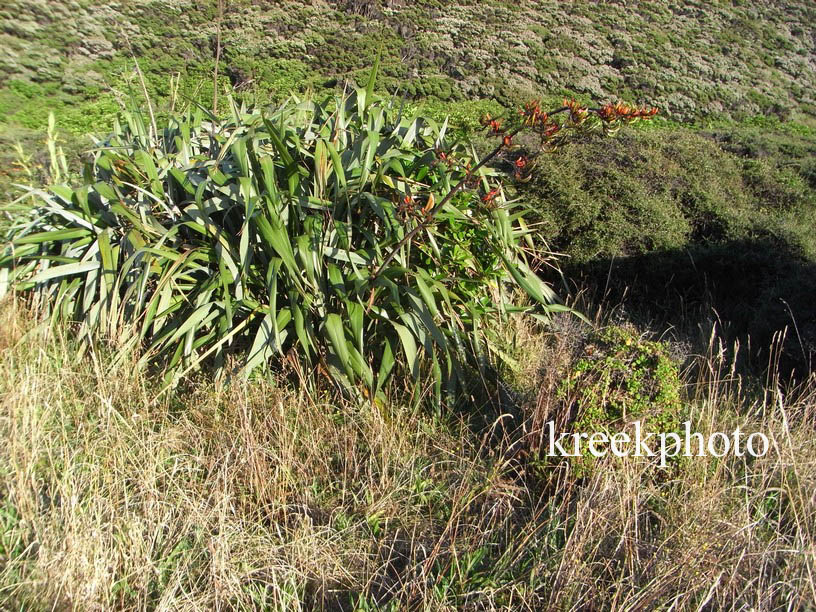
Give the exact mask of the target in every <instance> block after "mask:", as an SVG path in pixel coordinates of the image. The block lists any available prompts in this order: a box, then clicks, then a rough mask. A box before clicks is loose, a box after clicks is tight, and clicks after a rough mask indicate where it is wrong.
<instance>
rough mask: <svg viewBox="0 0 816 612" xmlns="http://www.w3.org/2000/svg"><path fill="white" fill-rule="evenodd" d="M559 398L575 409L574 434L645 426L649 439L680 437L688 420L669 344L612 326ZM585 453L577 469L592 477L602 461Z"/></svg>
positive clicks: (596, 340)
mask: <svg viewBox="0 0 816 612" xmlns="http://www.w3.org/2000/svg"><path fill="white" fill-rule="evenodd" d="M558 394H559V396H560V397H561V399H562V400H563V401H564V402H565V405H568V406H571V407H573V409H574V410H575V414H574V421H573V423H572V425H571V429H572V431H574V432H579V433H580V432H586V433H587V434H592V433H594V432H602V433H606V434H608V435H613V434H615V433H617V432H620V431H626V430H627V429H628V427H627V426H628V424H630V423H632V422H633V421H640V422H641V426H642V428H643V432H644V435H647V434H650V433H653V434H660V433H669V432H675V433H677V432H678V431H679V430H680V424H681V422H682V421H683V414H684V406H683V403H682V401H681V399H680V376H679V372H678V368H677V364H676V363H675V362H674V361H673V360H672V359H671V357H670V356H669V355H668V352H667V350H666V346H665V345H664V344H661V343H659V342H653V341H650V340H645V339H643V338H641V337H639V336H638V335H637V334H636V333H635V332H634V330H632V329H630V328H627V327H620V326H610V327H607V328H605V329H603V330H601V331H600V332H598V333H597V334H595V336H594V337H592V338H591V341H590V343H588V344H587V345H586V347H585V355H584V356H583V357H582V358H581V359H579V360H578V361H577V362H576V363H575V365H574V366H573V367H572V369H571V371H570V373H569V376H568V377H567V378H565V379H564V381H563V383H562V384H561V387H560V389H559V391H558ZM582 449H583V451H584V454H583V455H582V456H580V457H576V458H575V459H573V460H572V461H573V466H574V468H575V470H576V473H577V474H580V475H588V474H590V473H592V471H593V469H594V467H595V465H596V464H597V462H598V459H596V458H595V457H593V456H591V455H590V454H589V451H588V449H587V446H586V445H584V446H583V447H582Z"/></svg>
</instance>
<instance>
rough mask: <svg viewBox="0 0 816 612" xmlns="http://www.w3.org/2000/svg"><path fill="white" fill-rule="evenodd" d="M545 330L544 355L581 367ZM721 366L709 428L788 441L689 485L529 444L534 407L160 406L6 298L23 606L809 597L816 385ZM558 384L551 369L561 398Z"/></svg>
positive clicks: (797, 602)
mask: <svg viewBox="0 0 816 612" xmlns="http://www.w3.org/2000/svg"><path fill="white" fill-rule="evenodd" d="M527 333H528V337H527V338H526V339H525V340H524V341H525V342H529V343H530V344H529V346H530V347H531V348H530V350H529V353H530V354H533V353H534V352H535V353H536V354H538V355H540V358H541V359H545V358H546V359H555V358H557V359H561V360H562V361H563V360H565V359H566V357H565V356H564V351H565V350H566V349H564V348H563V346H562V347H561V348H560V349H559V348H557V347H558V345H557V344H550V345H549V346H551V347H552V346H555V347H556V349H555V350H556V353H557V355H553V354H550V355H549V356H548V355H547V351H546V348H545V347H546V346H547V345H546V343H545V342H544V341H543V340H542V338H541V337H538V338H535V337H533V336H532V335H530V334H529V330H528V332H527ZM533 347H537V348H536V349H535V350H534V348H533ZM700 363H702V364H703V365H704V366H705V367H701V368H698V371H699V372H701V373H699V374H695V377H694V378H695V380H694V383H693V384H691V385H690V386H689V389H688V393H687V401H688V402H689V405H690V411H691V414H692V417H691V418H692V420H693V421H694V422H695V423H696V424H698V430H699V431H702V432H704V433H706V432H710V431H719V430H722V431H731V430H733V428H734V426H735V425H736V424H740V425H741V426H742V428H743V429H744V430H746V431H763V432H765V433H766V434H768V435H769V436H772V437H773V438H774V442H775V444H774V447H773V449H772V452H771V453H769V454H768V455H767V456H766V457H764V458H761V459H757V460H755V461H752V462H746V461H744V460H743V459H738V458H734V457H726V458H724V459H722V460H719V459H716V458H701V459H693V460H691V461H690V462H688V464H686V465H685V466H684V467H683V469H682V471H680V472H678V473H676V475H675V476H674V477H673V478H672V479H669V480H665V479H664V480H660V479H659V478H655V476H654V470H653V469H651V468H649V467H648V466H645V465H644V464H642V463H635V462H634V461H633V462H628V461H624V462H619V463H618V464H616V465H615V466H612V465H610V466H609V469H600V470H597V471H596V472H595V473H594V475H593V476H592V477H591V478H590V479H585V480H577V479H575V478H574V477H571V476H570V475H569V474H568V473H567V472H566V471H565V470H563V469H562V467H558V466H554V465H547V464H542V463H540V462H538V463H537V462H535V461H532V459H531V458H530V457H525V456H524V455H523V454H520V453H518V448H519V446H520V445H523V443H524V438H523V437H521V436H520V435H519V432H521V429H520V425H521V423H516V424H515V425H516V426H518V431H516V432H514V433H513V434H508V435H507V436H506V437H503V438H501V439H499V440H495V439H493V437H491V436H487V435H485V432H483V431H480V432H474V431H472V430H471V429H470V428H469V427H468V426H467V423H465V422H464V419H459V418H457V417H455V416H451V417H446V418H444V419H442V418H439V417H434V416H433V415H430V414H428V413H426V412H424V411H422V410H418V409H409V408H406V407H403V406H400V405H390V406H384V407H376V406H357V405H348V404H347V403H344V402H341V401H338V400H333V399H332V398H331V397H324V398H314V397H310V396H309V395H308V394H307V393H306V392H305V391H303V390H302V389H291V388H281V386H276V385H275V384H274V383H273V382H268V381H260V380H257V381H252V382H251V383H233V384H231V385H218V384H215V383H213V382H210V381H208V380H206V379H204V378H203V377H202V378H200V379H197V380H187V381H185V384H184V388H183V389H178V390H176V391H175V392H174V393H173V394H171V395H168V396H162V397H161V398H159V399H156V392H157V390H158V388H159V383H158V382H157V381H154V380H152V379H151V378H150V377H145V376H143V375H141V374H139V373H138V372H137V371H136V370H135V368H134V367H133V364H132V363H120V364H119V365H113V360H112V359H111V356H110V355H104V354H89V355H86V356H84V357H82V358H79V357H78V356H77V354H76V352H75V351H74V349H73V347H72V345H71V342H70V341H69V340H66V337H65V336H64V335H62V334H61V333H51V334H50V335H49V334H47V333H46V332H45V331H44V329H43V328H42V327H37V326H36V325H35V324H34V319H33V317H32V316H31V315H30V314H29V313H27V312H26V311H25V310H24V309H23V308H22V307H21V306H20V305H19V304H17V303H14V302H10V301H6V302H5V303H3V304H2V306H0V395H1V396H2V407H0V436H2V440H3V444H2V447H0V475H2V478H0V602H3V605H4V607H8V608H16V609H21V608H23V609H35V610H37V609H54V608H55V609H81V610H96V609H99V610H101V609H110V608H121V609H134V610H137V609H161V610H199V609H202V610H204V609H207V610H208V609H271V610H284V609H285V610H291V609H315V608H317V609H355V607H356V608H357V609H372V608H375V607H376V606H377V605H380V606H381V608H380V609H382V608H385V609H388V608H387V605H388V602H392V603H393V608H394V609H397V608H400V609H401V608H409V609H429V610H437V609H462V608H466V609H529V610H542V609H559V610H561V609H564V610H567V609H579V608H580V609H602V608H616V609H633V610H649V609H654V608H669V607H671V608H673V609H696V608H698V607H700V606H705V607H707V608H709V609H732V608H743V609H755V610H773V609H807V608H808V606H809V605H812V602H814V601H816V592H814V575H813V573H814V571H816V567H814V552H816V550H814V541H815V540H814V535H816V499H814V492H816V441H815V440H814V424H815V423H816V414H814V410H815V409H814V405H815V404H816V401H815V400H816V391H815V389H816V385H814V384H813V381H811V383H810V384H809V385H806V386H803V387H801V388H800V389H799V390H798V392H797V393H792V394H789V395H788V396H783V395H782V393H781V391H779V390H778V389H777V388H776V387H774V385H773V384H771V385H770V386H769V387H768V389H767V391H766V393H765V395H764V398H763V397H761V396H758V397H759V399H756V400H754V401H751V400H749V399H748V398H747V397H746V394H745V393H744V392H743V391H742V390H741V388H740V385H739V384H738V380H737V379H736V377H735V376H733V375H732V373H731V372H730V371H729V370H728V368H727V366H726V364H725V362H724V359H723V358H721V357H720V356H718V352H717V351H713V350H712V352H711V353H710V354H709V355H707V356H706V357H705V358H703V359H701V360H700ZM544 371H545V372H546V369H545V370H544ZM527 376H528V377H529V378H530V380H533V379H534V378H535V376H534V373H533V372H532V371H529V372H528V373H527ZM555 378H556V377H553V376H550V381H549V382H547V378H546V376H545V378H544V379H543V380H541V379H539V380H536V382H535V385H537V386H539V387H540V392H541V394H546V393H548V392H551V387H550V386H548V385H553V384H555V383H556V382H557V381H556V380H555ZM540 399H541V398H538V400H539V401H536V400H535V398H534V399H533V400H531V401H530V402H529V405H526V404H525V405H523V406H521V407H520V414H526V415H528V416H531V415H532V414H533V413H534V411H535V407H536V406H537V405H539V404H540ZM506 429H507V430H508V431H510V430H512V429H513V428H512V427H509V428H506Z"/></svg>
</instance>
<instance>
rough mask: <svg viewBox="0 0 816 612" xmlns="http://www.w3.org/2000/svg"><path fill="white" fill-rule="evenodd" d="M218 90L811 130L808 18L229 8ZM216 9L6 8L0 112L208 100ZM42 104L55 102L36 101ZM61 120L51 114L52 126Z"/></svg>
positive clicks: (468, 6)
mask: <svg viewBox="0 0 816 612" xmlns="http://www.w3.org/2000/svg"><path fill="white" fill-rule="evenodd" d="M225 5H226V12H225V15H224V19H223V32H222V37H221V42H222V47H223V51H222V59H223V61H222V62H221V81H223V85H224V86H226V85H227V84H228V83H231V84H232V85H234V86H236V87H238V88H239V89H242V90H243V91H245V92H253V93H256V94H257V95H258V96H259V99H261V100H265V99H275V98H280V97H282V96H285V95H287V94H288V93H289V91H290V90H292V89H294V90H303V89H305V88H307V87H310V88H314V89H322V88H328V87H333V86H336V85H338V84H340V85H341V84H342V83H343V81H344V80H345V79H350V78H352V79H353V78H355V77H358V78H359V77H360V76H361V74H362V73H363V72H365V71H367V69H368V68H369V67H370V65H371V63H372V61H373V58H374V56H375V55H376V54H377V52H378V51H379V50H382V53H383V74H384V75H385V76H384V78H383V80H382V82H381V85H382V86H383V87H384V88H386V89H388V90H389V91H397V90H399V91H400V92H401V93H403V94H404V95H406V96H408V97H409V98H411V97H432V98H437V99H439V100H442V101H456V100H460V99H464V98H469V99H473V98H491V99H495V100H497V101H499V102H500V103H503V104H508V103H511V102H515V101H517V100H518V99H519V98H521V97H526V96H528V95H531V94H535V95H538V96H542V95H543V96H548V95H552V96H561V95H563V94H577V95H579V96H585V97H591V98H597V99H606V98H616V97H621V98H625V99H628V100H630V101H634V102H648V103H650V104H656V105H658V106H660V107H661V109H662V110H663V112H664V114H665V115H666V116H668V117H671V118H675V119H680V120H686V119H691V118H695V117H699V116H709V117H724V118H735V119H740V118H744V117H748V116H752V115H756V114H763V113H764V114H776V115H779V116H780V117H782V118H787V117H792V118H794V119H797V120H800V121H807V122H809V121H812V120H813V119H814V117H816V99H814V93H813V92H814V90H815V89H816V33H814V28H813V24H814V23H816V6H814V5H813V3H812V2H808V1H806V0H795V1H790V2H762V3H744V2H713V3H711V2H701V1H693V2H683V3H680V2H677V3H652V2H602V3H600V2H599V3H595V2H592V3H588V2H575V3H561V2H523V3H512V2H503V1H498V0H488V1H484V2H483V1H479V2H473V1H471V2H450V1H448V0H422V1H420V2H405V1H403V0H347V1H336V2H326V1H325V0H314V1H312V2H305V1H293V0H283V1H271V0H226V2H225ZM216 16H217V3H216V2H215V0H202V1H197V0H196V1H194V0H134V1H132V2H101V1H100V0H57V1H55V0H11V1H9V2H7V3H5V7H4V8H3V9H2V10H0V48H2V49H3V51H2V53H0V117H2V119H0V120H2V121H6V122H8V123H20V124H22V125H25V126H27V127H32V128H39V127H42V126H43V125H44V122H45V119H46V117H47V106H50V107H54V106H56V107H57V108H58V110H59V111H60V113H61V114H62V115H65V116H66V122H67V123H68V125H69V126H70V127H72V128H74V129H75V130H76V131H82V130H83V129H84V128H87V127H88V126H89V125H90V124H91V121H92V120H93V119H94V118H95V117H101V116H104V115H105V114H106V112H108V111H109V110H111V109H112V108H115V106H116V105H115V98H116V97H117V96H119V97H121V96H124V95H127V92H128V86H127V83H128V82H131V84H132V85H133V87H132V89H133V91H135V92H137V93H138V89H139V88H138V86H136V85H135V84H133V83H132V81H133V62H132V61H131V60H130V58H129V55H130V52H129V46H130V47H131V48H132V51H133V53H134V55H135V56H136V57H137V58H138V59H139V62H140V65H141V68H142V70H143V71H144V73H145V75H146V77H147V81H148V86H149V89H150V90H151V93H154V94H155V93H161V92H166V91H167V90H168V88H169V82H168V75H170V74H174V73H178V74H179V75H180V77H181V84H180V91H181V92H182V93H186V94H187V95H190V96H194V97H198V98H200V99H201V100H202V101H203V100H211V96H212V83H211V81H212V77H211V75H212V68H213V66H214V57H215V51H216V47H217V45H216V30H217V25H216V24H217V18H216ZM44 99H45V100H48V101H49V105H45V104H43V103H42V100H44ZM60 113H58V114H60Z"/></svg>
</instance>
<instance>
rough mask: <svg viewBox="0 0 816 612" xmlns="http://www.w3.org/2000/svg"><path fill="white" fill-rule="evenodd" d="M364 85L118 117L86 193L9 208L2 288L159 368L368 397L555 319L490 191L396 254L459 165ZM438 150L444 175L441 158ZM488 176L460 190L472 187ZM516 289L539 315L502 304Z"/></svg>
mask: <svg viewBox="0 0 816 612" xmlns="http://www.w3.org/2000/svg"><path fill="white" fill-rule="evenodd" d="M373 78H374V73H372V78H371V81H370V84H369V87H368V88H367V89H359V90H357V91H356V93H355V94H354V95H352V96H350V97H348V98H345V99H335V100H329V101H328V102H327V104H323V105H321V104H316V103H313V102H300V101H298V100H296V99H295V100H292V101H290V102H288V103H287V104H285V105H283V106H282V107H280V108H278V109H276V110H274V111H271V112H266V111H257V110H255V111H253V110H249V111H247V110H246V109H243V108H239V107H237V106H233V117H232V119H231V120H228V121H224V122H219V121H217V120H216V119H215V118H214V117H212V116H207V114H206V113H205V112H203V111H202V110H201V109H197V110H193V111H189V112H187V113H186V114H182V115H178V116H173V117H171V118H170V119H169V121H168V123H167V125H166V127H164V128H163V129H162V130H161V132H159V133H156V132H155V131H154V127H153V126H151V124H150V122H149V121H148V118H147V117H145V116H144V115H141V114H125V115H123V121H124V123H123V125H121V126H119V125H117V127H116V130H115V132H114V134H113V135H112V136H111V137H110V138H109V139H108V140H106V141H104V142H101V141H100V142H99V143H98V144H97V147H96V148H95V151H94V157H93V160H92V161H91V162H90V163H89V164H88V165H87V166H86V168H85V171H84V185H83V186H81V187H71V186H68V185H66V184H54V185H52V186H51V187H49V188H48V190H41V189H32V190H31V191H30V192H29V196H30V197H28V198H24V199H23V201H22V202H23V204H22V205H21V207H20V208H19V209H17V212H18V214H19V216H18V219H17V220H16V222H15V224H14V227H13V228H12V230H11V234H10V236H9V239H10V243H9V246H8V247H7V249H6V251H5V253H4V255H3V259H2V262H0V263H2V266H3V269H2V274H3V280H4V281H5V282H7V283H10V285H11V286H13V287H15V288H20V289H34V290H35V291H36V292H38V293H39V294H41V295H43V296H48V297H49V298H50V299H52V300H53V308H54V313H55V315H56V316H57V317H58V318H62V319H67V320H69V321H77V322H80V323H81V327H80V336H81V337H83V338H86V339H88V340H90V341H93V340H95V339H96V338H98V337H100V336H101V337H107V338H108V339H110V340H111V341H112V342H114V343H116V344H118V345H119V346H120V347H121V349H122V353H126V352H127V350H134V349H136V348H137V347H138V346H139V345H142V344H143V345H145V346H146V347H148V351H147V354H146V356H145V359H149V358H151V357H154V356H156V355H165V356H166V363H167V364H168V366H169V367H170V368H171V370H172V371H173V373H174V374H175V375H179V374H180V373H182V372H187V371H190V370H191V369H194V368H197V367H198V365H199V364H200V363H201V362H202V361H204V360H205V359H208V358H212V362H213V363H214V364H215V366H216V369H217V371H220V370H221V369H222V368H223V367H224V365H225V363H226V361H225V356H226V354H227V353H229V352H234V351H235V350H236V349H242V350H245V349H246V348H248V349H249V350H248V352H247V353H246V355H245V356H244V357H242V358H241V359H242V361H241V367H242V368H243V371H244V372H245V373H249V372H251V371H252V370H253V369H254V368H255V367H256V366H259V365H264V364H266V363H268V362H269V360H270V359H271V358H272V357H273V356H277V357H279V358H280V357H283V356H284V355H285V354H286V353H287V352H288V351H289V348H290V347H293V348H294V349H295V353H296V354H297V355H298V357H299V358H300V359H299V360H295V361H296V362H298V361H300V360H302V365H305V366H316V367H317V368H319V369H320V370H321V371H323V372H324V373H330V374H331V375H332V379H333V380H335V381H339V382H342V384H343V385H344V386H349V385H351V386H353V385H355V384H356V383H358V382H360V383H363V385H364V388H366V389H368V391H369V392H370V393H377V392H378V391H380V390H381V389H382V388H383V385H384V383H385V381H386V380H387V378H388V377H389V374H390V373H391V371H392V369H393V368H394V367H395V366H396V365H399V366H400V368H401V369H403V370H404V371H407V372H410V373H411V374H412V375H413V377H414V379H417V380H418V379H419V376H420V371H421V370H422V371H426V365H425V364H427V367H429V368H430V369H431V370H432V372H433V379H434V380H435V381H436V392H437V396H439V394H440V393H441V385H442V384H443V382H447V383H450V384H454V383H455V382H456V381H457V380H458V379H459V380H461V378H462V377H461V372H462V369H463V368H468V367H477V368H479V367H482V365H483V364H484V363H485V361H484V360H485V359H487V360H488V361H489V360H490V356H491V354H493V351H492V350H491V349H492V344H493V342H492V340H491V336H490V335H489V334H487V332H486V330H487V329H488V327H486V325H485V323H486V322H487V321H488V320H490V319H494V318H495V317H500V316H505V315H506V314H507V313H508V312H510V311H518V310H522V311H525V312H530V313H532V314H534V315H535V316H539V317H544V318H546V315H547V313H548V312H549V311H551V310H552V309H556V308H557V309H563V307H561V306H558V305H557V304H555V295H554V293H553V292H552V291H551V290H550V289H549V288H548V287H547V286H546V285H545V284H544V283H542V282H541V281H540V280H539V278H538V277H537V276H536V275H535V274H533V273H532V272H531V271H530V269H529V268H528V267H527V265H526V264H525V258H524V255H523V253H522V251H521V249H520V246H519V238H520V237H521V236H522V235H524V234H525V233H527V230H526V229H525V227H524V225H523V224H522V223H520V218H521V216H522V215H521V214H520V209H519V207H518V204H513V203H509V202H505V201H504V199H503V196H501V195H500V194H499V193H498V190H495V191H493V190H491V191H493V193H494V196H493V197H491V198H489V199H488V198H481V197H480V195H479V193H478V192H475V191H473V190H465V191H461V192H458V193H457V194H456V195H455V196H454V197H453V198H452V199H450V201H449V203H448V204H445V205H444V206H443V207H442V209H441V210H440V211H439V213H438V214H437V215H436V218H435V219H434V222H433V223H430V224H428V225H427V226H423V228H422V230H421V231H419V233H418V234H417V235H416V237H415V239H414V240H413V241H412V242H408V243H407V244H405V245H404V246H399V245H397V243H399V242H400V240H401V239H402V238H403V237H404V236H405V235H406V232H408V231H410V230H411V229H413V228H414V227H415V226H416V225H417V224H418V223H425V222H426V221H427V214H428V211H429V210H430V208H431V207H432V204H433V202H434V199H436V201H437V202H440V204H441V203H442V201H443V198H444V197H445V196H446V195H447V194H448V192H450V191H451V190H452V188H453V187H454V185H455V184H456V183H457V182H459V181H460V180H461V179H463V178H464V176H465V172H466V171H465V166H466V165H469V163H470V162H469V160H470V157H469V153H468V151H467V150H465V148H464V147H463V146H462V145H461V144H456V143H452V144H448V142H447V141H446V138H445V131H446V126H445V125H444V124H443V125H442V126H441V127H440V126H438V125H437V124H436V123H434V122H433V121H430V120H426V119H423V118H421V117H416V118H415V117H406V116H404V115H403V114H402V113H401V111H400V109H399V108H398V107H397V106H394V105H392V103H391V102H384V101H381V100H375V99H374V97H373V95H372V89H373ZM440 149H444V150H446V151H448V156H449V157H448V159H452V158H454V157H456V158H457V159H458V162H457V164H456V165H452V166H450V165H448V164H444V163H438V160H437V151H438V150H440ZM53 153H54V158H55V160H58V159H59V151H58V150H57V149H56V148H54V151H53ZM474 163H475V162H474ZM59 165H60V163H59V162H58V161H55V162H54V166H55V167H58V166H59ZM492 173H493V171H490V170H488V169H481V170H479V172H478V174H474V176H473V178H474V180H476V182H477V183H478V184H480V185H482V186H483V187H484V190H485V191H487V190H489V189H490V183H489V182H488V177H489V176H490V175H491V174H492ZM54 178H55V180H57V181H59V179H60V175H59V174H56V176H54ZM395 245H396V246H399V251H395V252H396V257H395V258H394V259H393V261H388V260H387V259H386V258H387V256H388V254H389V253H390V252H391V250H392V249H394V248H395ZM375 270H376V271H377V272H378V273H375ZM517 288H519V289H521V290H522V291H523V292H526V293H527V295H528V297H529V299H532V300H533V303H534V304H535V305H534V306H526V305H524V304H521V305H519V306H513V304H512V302H511V300H512V298H513V297H514V293H515V291H516V289H517ZM423 355H424V356H425V357H426V358H424V359H423V358H422V357H423Z"/></svg>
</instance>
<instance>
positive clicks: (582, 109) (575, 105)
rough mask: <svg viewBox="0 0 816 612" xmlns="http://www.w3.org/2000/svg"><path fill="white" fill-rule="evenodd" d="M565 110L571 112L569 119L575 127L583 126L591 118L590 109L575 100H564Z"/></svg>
mask: <svg viewBox="0 0 816 612" xmlns="http://www.w3.org/2000/svg"><path fill="white" fill-rule="evenodd" d="M564 108H566V109H567V110H569V119H570V122H571V123H573V124H574V125H581V124H582V123H583V122H584V121H585V120H586V118H587V117H588V116H589V109H588V108H587V107H586V106H584V105H583V104H581V103H580V102H578V100H575V99H572V100H568V99H566V98H564Z"/></svg>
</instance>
